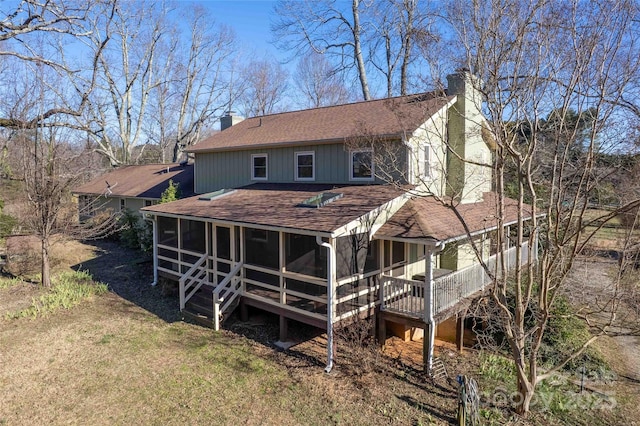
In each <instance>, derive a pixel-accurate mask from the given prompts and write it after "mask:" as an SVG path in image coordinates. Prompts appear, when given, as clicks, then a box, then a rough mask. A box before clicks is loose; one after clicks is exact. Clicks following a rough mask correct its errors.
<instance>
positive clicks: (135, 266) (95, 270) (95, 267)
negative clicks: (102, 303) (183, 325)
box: [71, 240, 181, 322]
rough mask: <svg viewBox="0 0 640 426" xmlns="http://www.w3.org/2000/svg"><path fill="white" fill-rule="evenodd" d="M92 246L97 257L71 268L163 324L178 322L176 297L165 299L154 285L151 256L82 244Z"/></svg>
mask: <svg viewBox="0 0 640 426" xmlns="http://www.w3.org/2000/svg"><path fill="white" fill-rule="evenodd" d="M85 244H87V245H90V246H93V247H95V251H94V253H95V255H96V257H95V258H93V259H89V260H86V261H83V262H81V263H78V264H76V265H73V266H72V267H71V268H72V269H74V270H83V271H89V272H90V273H91V275H92V276H93V278H94V279H95V280H96V281H101V282H103V283H105V284H107V285H108V286H109V290H110V291H112V292H113V293H115V294H117V295H118V296H120V297H122V298H123V299H125V300H128V301H130V302H131V303H133V304H135V305H137V306H139V307H141V308H143V309H145V310H147V311H149V312H151V313H152V314H154V315H156V316H158V317H159V318H161V319H162V320H164V321H166V322H175V321H180V320H181V315H180V309H179V303H178V300H177V298H175V297H169V296H164V295H163V294H162V291H161V289H160V288H159V287H158V286H151V283H152V282H153V266H152V264H151V261H150V257H149V256H147V255H145V254H144V253H142V252H140V251H139V250H132V249H129V248H126V247H124V246H123V245H121V244H119V243H117V242H115V241H109V240H97V241H89V242H85Z"/></svg>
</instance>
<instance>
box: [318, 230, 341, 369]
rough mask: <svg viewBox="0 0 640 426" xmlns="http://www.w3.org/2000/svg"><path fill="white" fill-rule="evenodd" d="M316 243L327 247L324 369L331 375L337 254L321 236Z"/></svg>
mask: <svg viewBox="0 0 640 426" xmlns="http://www.w3.org/2000/svg"><path fill="white" fill-rule="evenodd" d="M316 243H317V244H318V245H320V246H322V247H326V249H327V252H328V256H327V366H326V367H325V369H324V372H325V373H330V372H331V370H332V369H333V357H334V354H333V293H334V291H333V290H334V287H335V276H336V274H335V267H336V252H335V250H334V249H333V246H332V245H331V244H329V243H327V242H324V241H322V237H321V236H320V235H316Z"/></svg>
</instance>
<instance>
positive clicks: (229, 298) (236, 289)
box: [213, 262, 242, 331]
mask: <svg viewBox="0 0 640 426" xmlns="http://www.w3.org/2000/svg"><path fill="white" fill-rule="evenodd" d="M241 270H242V262H240V263H238V264H237V265H236V266H235V267H234V268H233V269H232V270H231V272H229V274H228V275H227V276H226V278H225V279H224V280H222V282H221V283H220V284H218V285H217V286H216V288H215V289H214V290H213V328H214V330H216V331H218V330H220V315H221V314H222V313H224V312H225V311H226V310H227V309H228V308H229V306H231V304H232V303H233V301H234V300H235V299H236V298H237V297H238V296H240V293H242V281H241V276H240V274H239V273H240V271H241Z"/></svg>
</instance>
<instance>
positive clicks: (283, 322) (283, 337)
mask: <svg viewBox="0 0 640 426" xmlns="http://www.w3.org/2000/svg"><path fill="white" fill-rule="evenodd" d="M287 335H288V330H287V317H285V316H284V315H280V341H281V342H286V341H287Z"/></svg>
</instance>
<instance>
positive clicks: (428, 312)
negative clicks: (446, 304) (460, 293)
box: [424, 241, 444, 374]
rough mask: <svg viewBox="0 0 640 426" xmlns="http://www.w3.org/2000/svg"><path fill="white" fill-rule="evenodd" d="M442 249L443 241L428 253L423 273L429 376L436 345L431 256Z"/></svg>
mask: <svg viewBox="0 0 640 426" xmlns="http://www.w3.org/2000/svg"><path fill="white" fill-rule="evenodd" d="M443 249H444V241H438V242H437V243H436V245H435V249H434V250H433V251H429V256H428V257H427V270H426V271H425V284H426V285H427V286H428V287H427V289H428V290H429V291H428V292H427V297H428V299H427V303H425V318H424V321H425V322H426V323H427V324H429V354H428V356H427V372H428V374H431V368H432V367H433V348H434V346H435V343H436V333H435V330H436V320H435V318H434V312H433V311H434V302H435V300H436V298H435V288H434V287H435V286H434V285H433V284H434V283H433V255H434V254H435V253H439V252H441V251H442V250H443Z"/></svg>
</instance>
